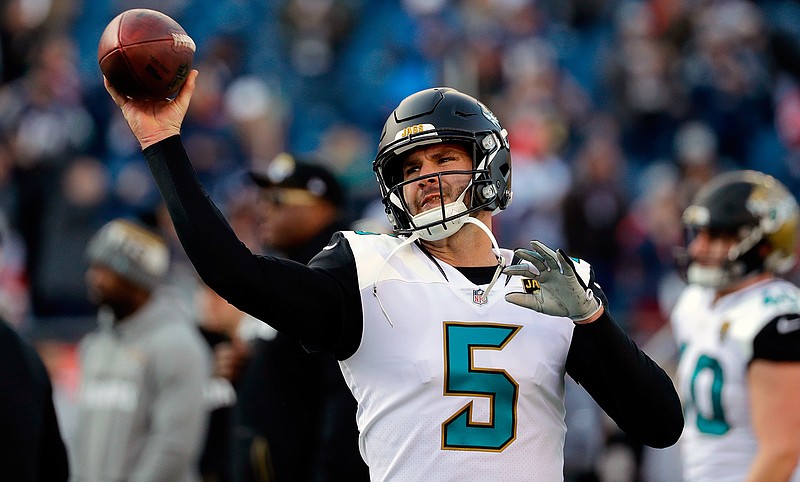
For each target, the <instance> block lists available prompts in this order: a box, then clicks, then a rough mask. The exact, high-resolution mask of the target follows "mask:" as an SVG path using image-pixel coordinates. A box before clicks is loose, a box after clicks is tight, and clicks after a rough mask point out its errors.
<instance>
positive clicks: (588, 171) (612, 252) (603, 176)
mask: <svg viewBox="0 0 800 482" xmlns="http://www.w3.org/2000/svg"><path fill="white" fill-rule="evenodd" d="M575 169H576V177H575V182H574V183H573V184H572V186H571V188H570V191H569V193H568V194H567V195H566V199H565V200H564V204H563V218H564V234H565V235H566V241H567V242H566V246H567V247H568V249H567V252H569V253H570V255H572V256H576V257H579V258H583V259H591V260H592V265H594V266H595V272H596V273H597V275H598V279H597V281H598V283H599V284H600V286H602V287H603V291H604V292H608V293H614V289H615V285H614V268H615V267H616V266H617V261H618V256H619V249H618V245H617V240H616V233H617V227H618V225H619V223H620V221H621V220H622V219H623V218H624V216H625V213H626V212H627V209H628V203H629V201H628V193H627V191H626V189H625V185H624V182H623V181H624V177H623V175H624V173H625V170H624V169H625V158H624V153H623V151H622V147H621V146H620V145H619V144H618V142H617V140H616V138H615V137H614V135H613V132H612V133H609V132H606V131H600V130H598V131H596V132H592V133H591V134H590V135H589V137H588V138H587V139H586V140H585V142H584V144H583V145H582V146H581V149H580V150H579V151H578V153H577V157H576V159H575ZM609 301H612V300H609ZM611 309H612V310H613V309H614V305H613V302H612V304H611Z"/></svg>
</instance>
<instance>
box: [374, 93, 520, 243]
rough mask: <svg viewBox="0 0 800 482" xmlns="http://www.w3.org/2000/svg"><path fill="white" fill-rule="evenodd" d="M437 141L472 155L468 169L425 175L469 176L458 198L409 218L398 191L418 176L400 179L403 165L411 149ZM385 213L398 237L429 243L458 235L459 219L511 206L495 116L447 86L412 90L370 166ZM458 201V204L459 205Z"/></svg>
mask: <svg viewBox="0 0 800 482" xmlns="http://www.w3.org/2000/svg"><path fill="white" fill-rule="evenodd" d="M437 143H458V144H463V145H465V146H466V148H467V152H469V153H471V154H472V169H471V170H469V171H443V172H440V173H435V174H429V175H426V176H424V177H425V178H427V177H436V176H438V181H439V185H440V186H441V185H442V182H441V181H442V179H443V177H444V176H449V175H455V174H461V175H464V174H467V175H469V176H471V179H470V182H469V183H468V184H467V187H466V190H465V191H464V192H463V193H461V195H460V196H459V198H458V200H456V201H455V202H450V203H449V204H445V202H446V201H445V200H444V196H440V202H441V205H440V207H439V208H438V209H435V210H433V209H431V210H428V211H426V212H425V213H417V215H416V216H414V215H412V212H411V210H409V206H408V202H407V200H406V199H405V198H404V195H403V188H404V187H405V186H407V185H408V184H410V183H413V182H420V181H421V180H422V179H421V178H415V179H408V180H404V179H403V175H402V163H403V160H404V159H405V157H406V156H407V155H408V154H409V153H410V152H411V151H413V150H415V149H418V148H420V147H425V146H430V145H434V144H437ZM373 170H374V171H375V174H376V177H377V179H378V183H379V185H380V189H381V196H382V197H383V203H384V206H385V208H386V214H387V217H388V218H389V221H390V222H391V224H392V226H393V228H394V231H395V232H396V233H397V234H400V235H410V234H412V233H418V234H419V235H420V237H421V238H423V239H428V240H435V239H442V238H445V237H447V236H450V235H451V234H453V233H455V232H457V231H458V229H459V228H460V227H461V225H462V224H463V219H461V218H463V217H464V216H468V215H469V214H470V213H474V212H476V211H481V210H489V211H492V212H497V211H499V210H502V209H505V208H506V206H508V204H509V203H510V202H511V153H510V151H509V146H508V134H507V132H506V131H505V129H503V128H502V127H501V126H500V123H499V122H498V121H497V118H496V117H495V116H494V114H492V113H491V112H490V111H489V110H488V109H487V108H486V107H485V106H484V105H483V104H481V103H480V102H479V101H477V100H476V99H474V98H472V97H470V96H468V95H465V94H462V93H460V92H458V91H456V90H453V89H449V88H434V89H427V90H423V91H421V92H417V93H416V94H413V95H411V96H409V97H407V98H406V99H405V100H403V101H402V102H401V103H400V105H399V106H398V107H397V109H395V111H394V112H393V113H392V114H391V115H390V116H389V119H387V121H386V124H385V126H384V130H383V134H382V135H381V141H380V144H379V146H378V154H377V156H376V158H375V161H374V162H373ZM462 203H463V204H462Z"/></svg>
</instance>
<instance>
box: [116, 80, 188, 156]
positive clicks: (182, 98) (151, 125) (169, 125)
mask: <svg viewBox="0 0 800 482" xmlns="http://www.w3.org/2000/svg"><path fill="white" fill-rule="evenodd" d="M196 80H197V70H192V71H191V72H190V73H189V76H188V77H187V78H186V82H184V84H183V87H181V90H180V92H179V93H178V96H177V97H175V98H174V99H172V100H166V99H165V100H156V101H153V100H134V99H131V98H129V97H126V96H124V95H122V94H120V93H119V92H118V91H117V90H116V89H115V88H114V86H113V85H111V83H110V82H109V81H108V79H106V78H105V77H103V84H104V85H105V87H106V90H107V91H108V94H109V95H110V96H111V98H112V99H114V103H115V104H117V106H118V107H119V108H120V109H121V110H122V115H123V116H124V117H125V120H126V121H128V125H129V126H130V128H131V131H132V132H133V135H134V136H136V139H137V140H138V141H139V145H140V146H141V147H142V149H144V148H146V147H148V146H150V145H153V144H155V143H156V142H158V141H161V140H164V139H166V138H167V137H171V136H174V135H176V134H180V132H181V124H183V119H184V117H185V116H186V111H187V110H188V109H189V101H190V100H191V98H192V94H193V93H194V87H195V81H196Z"/></svg>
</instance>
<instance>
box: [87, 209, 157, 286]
mask: <svg viewBox="0 0 800 482" xmlns="http://www.w3.org/2000/svg"><path fill="white" fill-rule="evenodd" d="M86 256H87V258H88V260H89V263H92V264H100V265H103V266H106V267H108V268H109V269H111V270H112V271H114V272H116V273H117V274H119V275H120V276H122V277H123V278H125V279H127V280H128V281H130V282H132V283H134V284H136V285H138V286H141V287H142V288H147V289H150V290H152V289H153V288H155V287H156V286H157V285H158V283H159V282H161V279H162V278H163V277H164V275H165V274H166V273H167V270H168V269H169V250H168V249H167V245H166V243H165V242H164V239H163V238H162V237H161V236H159V235H158V234H156V233H155V232H153V231H151V230H149V229H146V228H144V227H142V226H139V225H137V224H134V223H132V222H130V221H126V220H122V219H117V220H114V221H111V222H110V223H108V224H106V225H105V226H103V227H102V228H101V229H100V231H98V232H97V234H95V235H94V237H92V239H91V240H90V241H89V244H88V246H87V248H86Z"/></svg>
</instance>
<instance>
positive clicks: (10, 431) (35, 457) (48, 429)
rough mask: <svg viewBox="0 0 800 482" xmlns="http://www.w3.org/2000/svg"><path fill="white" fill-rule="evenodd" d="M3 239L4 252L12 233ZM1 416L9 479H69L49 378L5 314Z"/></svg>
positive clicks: (0, 320) (1, 448)
mask: <svg viewBox="0 0 800 482" xmlns="http://www.w3.org/2000/svg"><path fill="white" fill-rule="evenodd" d="M0 235H2V237H0V248H4V246H5V245H6V244H7V240H6V239H4V238H5V236H6V235H7V231H3V232H0ZM0 266H2V261H0ZM0 413H1V414H2V416H0V434H2V435H1V436H0V465H2V470H1V472H2V477H3V478H4V479H5V480H18V481H31V482H34V481H42V482H44V481H66V480H67V479H68V478H69V463H68V461H67V450H66V448H65V446H64V441H63V439H62V438H61V431H60V429H59V423H58V418H57V415H56V411H55V406H54V403H53V388H52V383H51V381H50V375H49V374H48V372H47V370H46V368H45V366H44V363H42V359H41V358H40V357H39V355H38V354H37V353H36V351H35V350H34V348H33V347H32V346H31V345H30V344H29V343H28V342H27V341H25V340H23V338H22V337H21V336H20V335H19V334H18V333H17V332H16V330H15V329H13V328H12V327H11V326H10V325H9V324H8V323H7V322H6V320H5V319H4V317H3V316H2V315H0Z"/></svg>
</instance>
